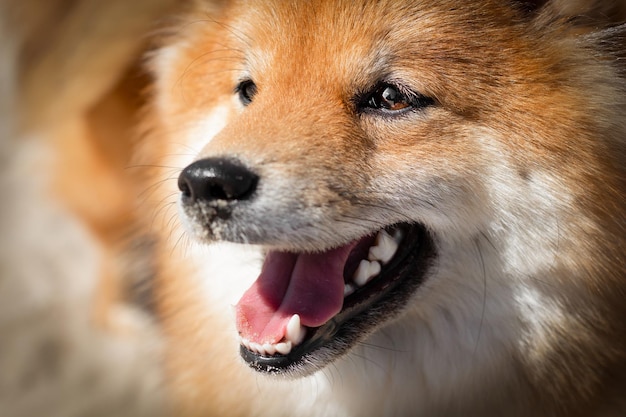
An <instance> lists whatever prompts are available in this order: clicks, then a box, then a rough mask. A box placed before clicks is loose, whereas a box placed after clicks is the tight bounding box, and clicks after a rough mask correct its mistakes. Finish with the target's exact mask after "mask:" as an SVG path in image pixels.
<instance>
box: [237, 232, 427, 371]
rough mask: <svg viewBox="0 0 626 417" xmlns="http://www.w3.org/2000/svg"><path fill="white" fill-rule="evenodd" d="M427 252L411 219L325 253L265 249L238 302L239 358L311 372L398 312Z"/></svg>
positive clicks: (261, 368)
mask: <svg viewBox="0 0 626 417" xmlns="http://www.w3.org/2000/svg"><path fill="white" fill-rule="evenodd" d="M433 254H434V245H433V242H432V239H431V238H430V236H429V234H428V232H427V231H426V230H425V228H424V227H422V226H420V225H417V224H413V225H410V224H401V225H396V226H391V227H386V228H384V229H382V230H379V231H378V232H375V233H372V234H370V235H368V236H365V237H363V238H361V239H358V240H355V241H352V242H350V243H348V244H346V245H344V246H341V247H337V248H333V249H331V250H328V251H325V252H319V253H289V252H274V251H270V252H269V253H268V254H267V256H266V258H265V262H264V264H263V268H262V271H261V274H260V276H259V278H258V279H257V281H256V282H255V283H254V284H253V285H252V287H251V288H250V289H248V291H246V293H245V294H244V295H243V297H242V298H241V300H240V301H239V303H238V304H237V307H236V314H237V328H238V331H239V334H240V338H241V348H240V351H241V356H242V357H243V359H244V360H245V361H246V362H247V363H248V364H249V365H250V366H252V367H253V368H255V369H257V370H259V371H263V372H271V373H294V372H297V373H298V374H302V373H311V372H312V371H314V370H316V369H318V368H320V367H322V366H324V365H325V364H326V363H328V362H330V361H331V360H333V359H334V358H336V357H338V356H339V355H341V354H343V353H345V352H346V351H347V350H348V349H349V348H350V347H351V346H352V345H353V344H354V343H355V342H356V341H358V340H359V339H361V338H363V337H364V336H365V335H367V334H369V333H370V332H371V331H372V330H373V329H374V328H375V327H376V326H377V324H379V323H380V322H382V321H384V320H386V319H389V318H391V317H393V316H394V315H395V314H397V313H398V312H399V311H401V310H402V307H403V306H404V305H405V304H406V301H407V300H408V299H409V298H410V296H411V295H412V294H413V293H414V292H415V290H416V289H417V287H419V285H420V284H421V282H422V281H423V278H424V275H425V273H426V270H427V269H428V265H429V264H430V259H431V258H432V257H433V256H432V255H433Z"/></svg>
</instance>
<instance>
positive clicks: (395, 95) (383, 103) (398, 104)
mask: <svg viewBox="0 0 626 417" xmlns="http://www.w3.org/2000/svg"><path fill="white" fill-rule="evenodd" d="M367 104H368V106H369V107H371V108H373V109H384V110H389V111H399V110H403V109H406V108H408V107H411V103H410V102H409V100H408V99H407V98H406V97H405V96H404V94H402V93H401V92H400V91H398V89H397V88H396V87H394V86H392V85H390V84H383V85H381V86H380V87H378V88H377V89H376V90H375V91H374V93H373V94H372V95H371V96H370V98H369V100H368V103H367Z"/></svg>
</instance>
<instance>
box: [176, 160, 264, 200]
mask: <svg viewBox="0 0 626 417" xmlns="http://www.w3.org/2000/svg"><path fill="white" fill-rule="evenodd" d="M258 180H259V177H258V176H257V175H256V174H254V173H253V172H252V171H250V170H249V169H248V168H246V167H245V166H244V165H243V164H242V163H240V162H239V161H235V160H232V159H226V158H207V159H200V160H198V161H196V162H194V163H192V164H191V165H189V166H188V167H187V168H185V169H184V170H183V172H181V174H180V176H179V177H178V188H179V189H180V191H181V192H182V193H183V196H184V197H186V198H189V199H190V200H192V201H200V200H201V201H207V202H211V201H217V200H225V201H236V200H245V199H247V198H249V197H250V196H252V194H253V193H254V191H255V189H256V185H257V182H258Z"/></svg>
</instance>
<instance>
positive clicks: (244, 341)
mask: <svg viewBox="0 0 626 417" xmlns="http://www.w3.org/2000/svg"><path fill="white" fill-rule="evenodd" d="M240 343H241V344H242V345H243V346H244V347H245V348H246V349H248V350H250V341H249V340H248V339H245V338H243V337H242V338H241V339H240Z"/></svg>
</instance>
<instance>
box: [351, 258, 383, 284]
mask: <svg viewBox="0 0 626 417" xmlns="http://www.w3.org/2000/svg"><path fill="white" fill-rule="evenodd" d="M379 273H380V263H378V262H376V261H372V262H370V261H368V260H366V259H363V260H362V261H361V263H360V264H359V267H358V268H357V270H356V272H355V273H354V276H353V278H352V279H353V280H354V283H355V284H356V285H358V286H359V287H362V286H364V285H365V284H367V283H368V282H370V281H371V279H372V278H374V277H375V276H376V275H378V274H379Z"/></svg>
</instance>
